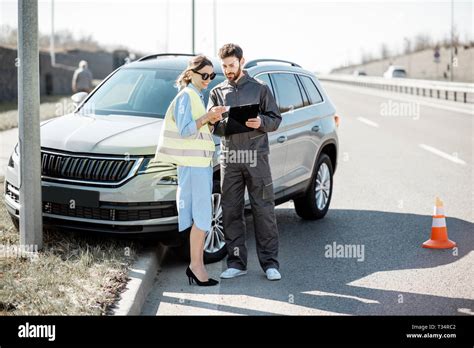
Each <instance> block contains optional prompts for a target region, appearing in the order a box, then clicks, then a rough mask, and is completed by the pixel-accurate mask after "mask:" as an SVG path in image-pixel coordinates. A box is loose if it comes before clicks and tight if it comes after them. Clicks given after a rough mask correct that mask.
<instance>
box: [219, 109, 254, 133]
mask: <svg viewBox="0 0 474 348" xmlns="http://www.w3.org/2000/svg"><path fill="white" fill-rule="evenodd" d="M228 108H229V109H228V111H227V112H226V113H227V114H228V115H227V118H228V119H227V125H226V131H225V133H226V135H231V134H236V133H245V132H251V131H253V130H254V129H253V128H250V127H247V126H246V125H245V122H247V120H248V119H249V118H255V117H257V116H258V113H259V111H260V105H259V104H247V105H240V106H233V107H228Z"/></svg>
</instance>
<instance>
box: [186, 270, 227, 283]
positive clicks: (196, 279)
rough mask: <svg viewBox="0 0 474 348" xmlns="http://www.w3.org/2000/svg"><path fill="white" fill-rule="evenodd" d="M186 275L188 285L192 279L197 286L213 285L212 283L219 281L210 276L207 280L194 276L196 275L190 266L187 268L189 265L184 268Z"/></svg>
mask: <svg viewBox="0 0 474 348" xmlns="http://www.w3.org/2000/svg"><path fill="white" fill-rule="evenodd" d="M186 275H187V276H188V280H189V285H191V284H192V283H193V282H194V281H195V282H196V284H197V285H199V286H214V285H217V284H219V282H218V281H217V280H215V279H212V278H209V280H208V281H207V282H202V281H200V280H199V279H198V278H197V277H196V275H195V274H194V273H193V271H191V268H189V266H188V268H186Z"/></svg>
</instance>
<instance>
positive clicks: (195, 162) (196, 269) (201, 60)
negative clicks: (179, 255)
mask: <svg viewBox="0 0 474 348" xmlns="http://www.w3.org/2000/svg"><path fill="white" fill-rule="evenodd" d="M215 76H216V75H215V73H214V69H213V65H212V62H211V61H210V60H209V59H208V58H207V57H205V56H202V55H200V56H196V57H193V58H192V59H191V60H190V61H189V63H188V67H187V68H186V70H184V71H183V72H182V73H181V75H180V76H179V78H178V80H177V84H178V86H179V87H180V92H179V93H178V95H177V96H176V97H175V98H174V99H173V101H172V102H171V105H170V106H169V108H168V110H167V112H166V116H165V122H164V125H163V128H162V134H161V136H160V139H159V144H158V147H157V152H156V156H155V160H157V161H162V162H169V163H174V164H176V165H177V166H178V190H177V195H176V202H177V205H178V224H179V231H180V232H182V231H184V230H186V229H188V228H189V227H191V232H190V238H189V239H190V250H191V263H190V265H189V266H188V268H187V269H186V275H187V276H188V280H189V284H191V283H192V282H193V281H195V282H196V283H197V284H198V285H199V286H212V285H216V284H218V281H216V280H214V279H209V275H208V273H207V271H206V268H205V266H204V259H203V258H204V239H205V236H206V232H207V231H209V230H210V229H211V222H212V206H211V195H212V155H213V152H214V150H215V145H214V141H213V138H212V133H211V130H212V127H213V126H212V124H214V123H215V122H217V121H218V120H221V119H222V113H223V112H225V107H223V106H219V107H214V108H212V109H211V110H210V111H209V112H207V113H206V109H205V104H204V100H203V95H202V93H201V91H202V90H203V89H205V88H207V86H208V85H209V83H210V82H211V80H213V79H214V77H215Z"/></svg>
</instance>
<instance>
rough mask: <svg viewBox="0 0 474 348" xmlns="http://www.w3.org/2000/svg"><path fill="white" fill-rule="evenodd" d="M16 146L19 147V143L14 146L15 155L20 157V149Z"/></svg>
mask: <svg viewBox="0 0 474 348" xmlns="http://www.w3.org/2000/svg"><path fill="white" fill-rule="evenodd" d="M18 145H19V143H16V145H15V153H16V155H17V156H19V155H20V148H19V146H18Z"/></svg>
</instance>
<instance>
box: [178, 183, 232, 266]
mask: <svg viewBox="0 0 474 348" xmlns="http://www.w3.org/2000/svg"><path fill="white" fill-rule="evenodd" d="M212 196H213V197H212V202H213V209H212V213H213V216H212V227H211V231H209V233H208V234H207V235H206V239H205V243H204V245H205V246H204V263H205V264H209V263H214V262H218V261H221V260H222V259H223V258H224V257H226V255H227V247H226V245H225V240H224V226H223V222H222V201H221V193H220V187H219V183H214V187H213V190H212ZM181 233H183V245H182V247H181V248H180V252H181V256H182V258H183V259H184V260H185V261H186V262H189V261H190V259H191V256H190V245H189V235H190V233H191V228H188V229H187V230H185V231H183V232H181Z"/></svg>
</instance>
